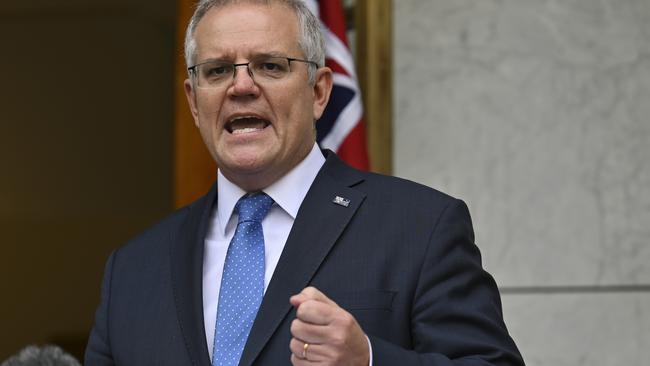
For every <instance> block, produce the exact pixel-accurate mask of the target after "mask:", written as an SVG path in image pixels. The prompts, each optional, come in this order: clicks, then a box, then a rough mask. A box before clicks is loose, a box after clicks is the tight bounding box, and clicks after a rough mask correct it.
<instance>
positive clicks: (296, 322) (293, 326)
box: [291, 319, 301, 336]
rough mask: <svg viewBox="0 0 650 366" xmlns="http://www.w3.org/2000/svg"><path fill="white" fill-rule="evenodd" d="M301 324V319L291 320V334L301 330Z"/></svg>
mask: <svg viewBox="0 0 650 366" xmlns="http://www.w3.org/2000/svg"><path fill="white" fill-rule="evenodd" d="M300 325H301V324H300V320H298V319H294V320H293V321H292V322H291V334H293V335H294V336H295V334H296V332H299V331H300Z"/></svg>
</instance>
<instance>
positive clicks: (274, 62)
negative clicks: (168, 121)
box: [187, 56, 318, 88]
mask: <svg viewBox="0 0 650 366" xmlns="http://www.w3.org/2000/svg"><path fill="white" fill-rule="evenodd" d="M292 62H302V63H306V64H309V66H314V67H318V64H317V63H316V62H314V61H309V60H301V59H297V58H290V57H275V56H264V57H259V58H255V59H253V60H251V61H249V62H246V63H241V64H234V63H232V62H227V61H219V60H215V61H206V62H202V63H200V64H196V65H194V66H190V67H188V68H187V70H188V71H189V72H190V74H191V75H192V76H193V77H194V78H195V79H196V85H197V86H198V87H199V88H223V87H226V86H228V85H230V82H231V81H232V80H233V79H234V78H235V73H236V71H237V68H238V67H240V66H246V69H247V70H248V75H250V77H251V78H253V79H254V80H255V82H256V83H262V84H267V83H273V82H277V81H279V80H282V79H284V78H286V77H287V76H288V75H289V73H290V72H291V63H292Z"/></svg>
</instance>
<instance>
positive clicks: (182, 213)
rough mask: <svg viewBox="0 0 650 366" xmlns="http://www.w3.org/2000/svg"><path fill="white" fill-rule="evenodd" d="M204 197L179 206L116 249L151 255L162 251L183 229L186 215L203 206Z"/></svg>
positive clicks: (121, 251) (129, 252)
mask: <svg viewBox="0 0 650 366" xmlns="http://www.w3.org/2000/svg"><path fill="white" fill-rule="evenodd" d="M204 199H205V198H202V199H200V200H198V201H195V202H193V203H191V204H189V205H187V206H184V207H181V208H179V209H177V210H175V211H173V212H172V213H171V214H169V215H168V216H167V217H165V218H163V219H162V220H160V221H158V222H157V223H155V224H154V225H152V226H150V227H149V228H147V229H145V230H144V231H143V232H141V233H140V234H139V235H137V236H135V237H134V238H132V239H131V240H129V241H128V242H127V243H126V244H124V245H123V246H122V247H120V248H119V249H118V251H119V252H120V253H121V254H128V255H134V254H137V253H145V254H146V255H151V254H154V253H159V252H164V250H163V248H167V247H168V245H169V244H170V243H171V242H172V241H173V240H174V239H175V238H176V237H177V236H178V235H179V233H181V232H182V231H183V226H184V225H185V223H186V222H187V220H188V216H189V215H191V214H194V213H195V212H196V211H200V210H202V209H203V208H204V205H205V202H203V200H204Z"/></svg>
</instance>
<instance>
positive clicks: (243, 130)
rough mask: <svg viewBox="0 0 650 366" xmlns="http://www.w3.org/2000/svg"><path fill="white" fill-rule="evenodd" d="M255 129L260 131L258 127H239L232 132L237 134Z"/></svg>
mask: <svg viewBox="0 0 650 366" xmlns="http://www.w3.org/2000/svg"><path fill="white" fill-rule="evenodd" d="M255 131H259V129H257V128H242V129H239V130H234V131H232V133H233V135H237V134H240V133H249V132H255Z"/></svg>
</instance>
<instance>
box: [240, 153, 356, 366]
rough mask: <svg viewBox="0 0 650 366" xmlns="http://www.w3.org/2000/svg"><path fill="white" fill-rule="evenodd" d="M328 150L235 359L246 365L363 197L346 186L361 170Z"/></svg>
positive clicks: (275, 326)
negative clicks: (345, 163) (355, 168)
mask: <svg viewBox="0 0 650 366" xmlns="http://www.w3.org/2000/svg"><path fill="white" fill-rule="evenodd" d="M328 155H329V156H328V158H327V161H326V163H325V165H324V166H323V168H322V169H321V171H320V172H319V174H318V176H317V177H316V179H315V180H314V183H313V184H312V186H311V188H310V189H309V192H308V193H307V196H306V197H305V200H304V201H303V203H302V205H301V206H300V210H299V211H298V215H297V217H296V220H295V221H294V224H293V227H292V229H291V232H290V233H289V237H288V238H287V242H286V244H285V246H284V250H283V251H282V255H281V256H280V260H279V261H278V265H277V267H276V269H275V272H274V273H273V278H272V279H271V282H270V283H269V287H268V288H267V291H266V294H265V295H264V299H263V300H262V304H261V306H260V310H259V311H258V313H257V318H256V319H255V323H254V324H253V328H252V329H251V332H250V334H249V336H248V342H247V344H246V347H245V348H244V352H243V354H242V358H241V361H240V365H244V366H248V365H251V364H252V363H253V361H254V360H255V358H256V357H257V356H258V355H259V353H260V352H261V350H262V349H263V348H264V345H265V344H266V343H267V342H268V340H269V339H270V338H271V336H272V334H273V333H274V332H275V331H276V329H277V328H278V326H279V325H280V324H281V322H282V320H283V319H284V317H285V316H287V314H288V313H289V311H290V310H291V305H290V304H289V297H291V296H292V295H295V294H297V293H299V292H300V291H301V290H302V289H303V288H305V287H306V286H307V285H308V284H309V282H310V280H311V279H312V277H313V276H314V274H315V273H316V271H317V270H318V268H319V267H320V265H321V263H322V262H323V260H324V259H325V257H326V256H327V254H328V253H329V251H330V250H331V249H332V247H333V246H334V244H335V243H336V241H337V239H338V238H339V236H340V235H341V233H342V232H343V230H344V229H345V227H346V226H347V225H348V223H349V222H350V219H352V217H353V216H354V214H355V212H356V211H357V209H358V208H359V206H360V204H361V202H362V201H363V199H364V198H365V195H364V194H363V193H362V192H360V191H358V190H355V189H353V188H351V187H352V186H353V185H354V184H356V183H358V182H360V181H361V180H362V176H361V174H360V173H359V172H358V171H356V170H353V169H351V168H349V167H347V166H346V165H344V164H343V163H341V162H340V161H339V160H338V158H337V157H336V156H335V155H334V154H333V153H331V152H330V153H329V154H328ZM337 196H338V197H341V198H344V199H347V200H349V202H347V207H346V206H345V205H344V204H337V203H334V202H333V201H334V200H335V199H336V197H337ZM344 201H345V200H344ZM339 203H341V200H339ZM287 347H289V345H288V344H287ZM287 361H288V360H287Z"/></svg>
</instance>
